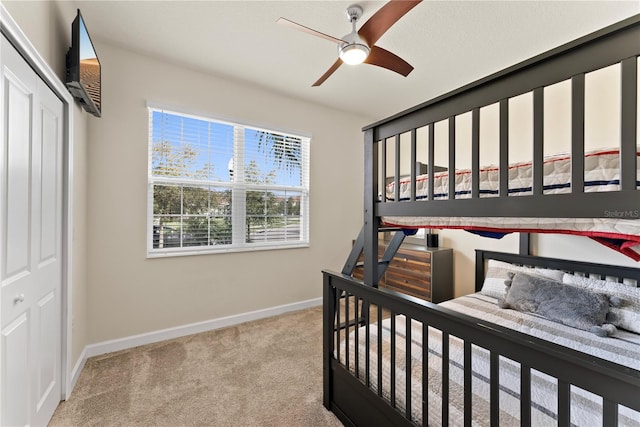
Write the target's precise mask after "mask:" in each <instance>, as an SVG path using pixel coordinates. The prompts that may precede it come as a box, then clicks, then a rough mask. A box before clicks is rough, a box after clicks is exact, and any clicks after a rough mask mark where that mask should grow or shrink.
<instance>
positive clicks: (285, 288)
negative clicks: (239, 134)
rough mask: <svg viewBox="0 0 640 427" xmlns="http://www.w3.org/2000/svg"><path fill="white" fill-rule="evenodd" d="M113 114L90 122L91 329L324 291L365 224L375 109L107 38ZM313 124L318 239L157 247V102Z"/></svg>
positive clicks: (148, 325)
mask: <svg viewBox="0 0 640 427" xmlns="http://www.w3.org/2000/svg"><path fill="white" fill-rule="evenodd" d="M96 50H97V51H98V52H99V55H100V61H101V63H102V65H103V77H102V78H103V80H102V82H103V108H102V112H103V115H102V118H100V119H99V120H92V121H91V122H90V126H89V134H90V136H91V141H90V144H89V146H88V170H89V184H88V188H89V191H88V206H89V215H88V230H89V235H88V242H89V246H88V249H89V250H88V257H89V258H88V260H89V278H90V287H89V292H88V307H89V325H90V331H89V341H90V342H92V343H96V342H102V341H104V340H109V339H115V338H121V337H127V336H131V335H134V334H141V333H145V332H150V331H156V330H159V329H163V328H169V327H175V326H180V325H186V324H190V323H193V322H200V321H205V320H210V319H216V318H220V317H224V316H229V315H234V314H240V313H246V312H249V311H253V310H259V309H264V308H269V307H274V306H278V305H283V304H290V303H295V302H299V301H304V300H308V299H312V298H318V297H320V296H321V284H322V275H321V273H320V271H321V269H323V268H331V269H334V270H335V269H338V270H339V269H340V268H341V267H342V264H343V262H344V260H345V259H346V257H347V255H348V253H349V249H350V246H351V240H352V239H353V238H355V237H356V236H357V233H358V231H359V229H360V227H361V224H362V186H363V178H362V169H363V166H362V164H363V149H362V141H363V137H362V133H361V128H362V126H364V125H365V124H367V123H368V122H370V121H371V119H369V118H363V117H356V116H354V115H351V114H346V113H343V112H340V111H333V110H330V109H327V108H325V107H319V106H315V105H312V104H309V103H306V102H303V101H299V100H294V99H291V98H286V97H283V96H280V95H277V94H274V93H271V92H268V91H266V90H263V89H261V88H258V87H252V86H250V85H247V84H242V83H239V82H233V81H230V80H228V79H221V78H217V77H215V76H211V75H206V74H202V73H200V72H198V71H193V70H189V69H185V68H183V67H181V66H177V65H173V64H168V63H164V62H160V61H158V60H154V59H151V58H149V57H145V56H141V55H138V54H134V53H132V52H129V51H126V50H123V49H121V48H117V47H113V46H110V45H107V44H101V43H98V44H97V47H96ZM148 101H151V102H155V103H160V104H162V105H169V106H172V107H175V108H178V109H180V108H185V109H188V110H189V111H191V112H201V113H205V114H211V115H215V116H218V117H224V118H229V119H236V120H238V121H242V122H249V123H257V124H262V125H264V126H267V127H268V126H273V127H275V128H277V129H289V130H292V131H300V132H303V133H306V134H311V135H312V139H311V188H310V198H311V199H310V200H311V201H310V204H311V212H310V215H311V218H310V239H311V247H309V248H303V249H288V250H275V251H260V252H242V253H230V254H215V255H195V256H182V257H173V258H162V259H157V258H155V259H147V258H146V239H147V222H146V220H147V155H148V154H147V153H148V151H147V148H148V112H147V108H146V105H147V102H148Z"/></svg>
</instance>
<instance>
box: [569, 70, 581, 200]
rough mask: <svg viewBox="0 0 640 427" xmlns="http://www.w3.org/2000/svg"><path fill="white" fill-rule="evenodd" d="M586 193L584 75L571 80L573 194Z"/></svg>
mask: <svg viewBox="0 0 640 427" xmlns="http://www.w3.org/2000/svg"><path fill="white" fill-rule="evenodd" d="M583 192H584V73H583V74H578V75H576V76H573V77H572V78H571V193H572V194H577V193H583Z"/></svg>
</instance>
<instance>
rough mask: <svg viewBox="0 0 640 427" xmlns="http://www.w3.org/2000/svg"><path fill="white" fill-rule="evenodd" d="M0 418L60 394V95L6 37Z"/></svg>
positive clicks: (40, 411) (12, 419)
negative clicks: (43, 79)
mask: <svg viewBox="0 0 640 427" xmlns="http://www.w3.org/2000/svg"><path fill="white" fill-rule="evenodd" d="M1 48H2V50H1V51H0V68H1V70H2V83H1V84H0V95H1V100H2V108H1V110H0V111H2V120H1V122H0V123H1V126H0V129H1V130H2V151H1V152H0V171H1V174H0V184H1V185H0V195H1V197H0V201H1V205H0V224H1V226H0V233H1V234H0V236H1V239H0V240H1V242H2V246H1V247H0V286H1V293H0V302H1V311H0V317H1V323H0V332H1V334H0V337H1V341H0V384H1V387H2V390H1V391H2V393H1V395H2V396H1V401H0V425H3V426H4V425H10V426H17V425H35V426H40V425H46V424H47V423H48V421H49V420H50V419H51V416H52V415H53V412H54V410H55V408H56V407H57V405H58V403H59V402H60V397H61V326H62V320H61V305H60V304H61V295H60V291H61V283H62V259H61V255H62V253H61V250H62V245H61V236H62V197H63V195H62V136H63V135H62V131H63V122H62V120H63V111H62V102H61V101H60V100H59V99H58V98H57V97H56V96H55V95H54V94H53V92H52V91H51V90H50V89H49V88H48V87H47V86H46V85H45V84H44V82H42V80H41V79H40V78H39V77H38V76H37V75H36V73H35V72H34V71H33V70H32V69H31V68H30V67H29V66H28V64H27V63H26V62H25V61H24V59H23V58H22V57H21V56H20V55H19V54H18V52H16V50H15V49H14V48H13V47H12V46H11V44H10V43H9V42H8V41H7V40H6V39H5V38H4V37H2V46H1Z"/></svg>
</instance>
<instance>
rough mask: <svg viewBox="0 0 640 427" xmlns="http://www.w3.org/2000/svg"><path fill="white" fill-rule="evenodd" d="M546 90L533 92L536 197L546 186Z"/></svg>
mask: <svg viewBox="0 0 640 427" xmlns="http://www.w3.org/2000/svg"><path fill="white" fill-rule="evenodd" d="M543 161H544V89H543V88H541V87H539V88H536V89H534V90H533V188H532V192H533V195H535V196H540V195H542V193H543V185H544V178H543V176H544V165H543Z"/></svg>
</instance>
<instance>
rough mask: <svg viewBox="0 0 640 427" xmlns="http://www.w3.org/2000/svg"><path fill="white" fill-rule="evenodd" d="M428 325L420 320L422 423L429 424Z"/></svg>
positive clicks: (425, 426) (425, 425)
mask: <svg viewBox="0 0 640 427" xmlns="http://www.w3.org/2000/svg"><path fill="white" fill-rule="evenodd" d="M428 348H429V325H428V324H426V323H425V322H422V349H423V351H422V425H423V427H427V426H428V425H429V351H424V349H428Z"/></svg>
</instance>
